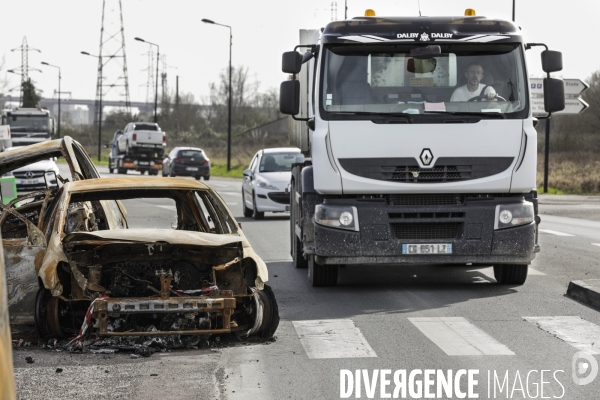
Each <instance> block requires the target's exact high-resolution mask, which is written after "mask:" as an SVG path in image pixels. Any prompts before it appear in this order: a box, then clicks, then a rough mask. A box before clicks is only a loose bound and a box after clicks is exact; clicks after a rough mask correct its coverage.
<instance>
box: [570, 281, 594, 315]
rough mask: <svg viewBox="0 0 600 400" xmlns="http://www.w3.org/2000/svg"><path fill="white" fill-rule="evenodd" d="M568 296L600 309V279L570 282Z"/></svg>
mask: <svg viewBox="0 0 600 400" xmlns="http://www.w3.org/2000/svg"><path fill="white" fill-rule="evenodd" d="M567 296H568V297H570V298H572V299H573V300H577V301H579V302H580V303H583V304H585V305H588V306H590V307H592V308H595V309H596V310H598V311H600V279H589V280H585V281H571V282H569V287H568V289H567Z"/></svg>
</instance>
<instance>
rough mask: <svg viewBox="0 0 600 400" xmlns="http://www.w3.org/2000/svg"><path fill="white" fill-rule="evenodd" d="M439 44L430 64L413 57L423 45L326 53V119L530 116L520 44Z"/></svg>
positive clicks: (351, 47)
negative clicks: (416, 50)
mask: <svg viewBox="0 0 600 400" xmlns="http://www.w3.org/2000/svg"><path fill="white" fill-rule="evenodd" d="M439 45H440V48H441V53H440V54H437V55H435V56H433V57H429V58H416V57H412V56H411V54H410V53H411V49H414V48H416V47H419V46H421V47H422V46H423V45H422V44H406V43H402V44H339V45H337V44H336V45H329V46H327V47H326V50H325V58H324V61H323V65H324V67H323V71H322V82H323V83H322V85H321V101H320V108H321V115H322V117H323V118H325V119H373V118H386V117H387V116H386V114H389V116H390V117H391V116H393V115H398V114H407V115H410V117H411V118H414V119H416V118H420V119H439V118H448V115H471V114H476V115H477V117H478V118H525V117H526V116H527V113H528V96H527V92H526V84H525V74H524V65H523V56H522V49H521V45H520V44H518V43H509V44H463V43H460V44H454V43H450V44H444V43H441V44H439ZM413 114H414V116H413Z"/></svg>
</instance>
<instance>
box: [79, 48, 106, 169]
mask: <svg viewBox="0 0 600 400" xmlns="http://www.w3.org/2000/svg"><path fill="white" fill-rule="evenodd" d="M81 54H83V55H86V56H90V57H95V58H97V59H98V61H99V63H100V102H99V104H98V107H100V109H99V110H98V161H101V156H102V66H103V65H102V54H100V55H99V56H95V55H93V54H90V53H88V52H87V51H82V52H81Z"/></svg>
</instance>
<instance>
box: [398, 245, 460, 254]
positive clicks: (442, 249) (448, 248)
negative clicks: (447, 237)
mask: <svg viewBox="0 0 600 400" xmlns="http://www.w3.org/2000/svg"><path fill="white" fill-rule="evenodd" d="M402 254H452V243H435V244H420V243H418V244H402Z"/></svg>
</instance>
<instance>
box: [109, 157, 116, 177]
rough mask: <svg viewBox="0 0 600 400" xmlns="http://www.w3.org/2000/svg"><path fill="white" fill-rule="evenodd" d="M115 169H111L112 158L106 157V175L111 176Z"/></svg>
mask: <svg viewBox="0 0 600 400" xmlns="http://www.w3.org/2000/svg"><path fill="white" fill-rule="evenodd" d="M114 171H115V169H114V168H113V167H112V158H110V157H108V173H109V174H112V173H113V172H114Z"/></svg>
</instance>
